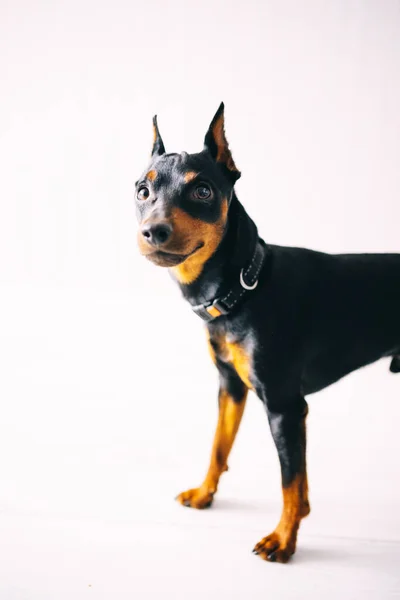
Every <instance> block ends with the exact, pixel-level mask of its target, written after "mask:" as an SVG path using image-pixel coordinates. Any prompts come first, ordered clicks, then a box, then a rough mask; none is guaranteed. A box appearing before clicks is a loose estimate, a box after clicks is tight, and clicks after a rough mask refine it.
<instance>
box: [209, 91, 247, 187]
mask: <svg viewBox="0 0 400 600" xmlns="http://www.w3.org/2000/svg"><path fill="white" fill-rule="evenodd" d="M204 149H205V150H206V151H207V152H209V153H210V154H211V156H212V157H213V158H214V160H216V161H217V162H218V163H222V164H223V165H224V166H225V167H226V168H227V170H228V174H229V176H230V177H231V179H233V181H236V180H237V179H239V177H240V171H239V170H238V169H237V168H236V165H235V163H234V162H233V158H232V154H231V151H230V150H229V146H228V142H227V139H226V137H225V121H224V103H223V102H221V104H220V105H219V108H218V110H217V112H216V113H215V115H214V118H213V120H212V121H211V124H210V127H209V128H208V131H207V133H206V137H205V138H204Z"/></svg>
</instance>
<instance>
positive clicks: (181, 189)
mask: <svg viewBox="0 0 400 600" xmlns="http://www.w3.org/2000/svg"><path fill="white" fill-rule="evenodd" d="M239 177H240V172H239V171H238V170H237V168H236V166H235V163H234V161H233V159H232V155H231V152H230V150H229V148H228V144H227V141H226V137H225V132H224V106H223V104H221V106H220V107H219V109H218V111H217V113H216V115H215V117H214V119H213V120H212V122H211V125H210V127H209V129H208V131H207V134H206V136H205V140H204V149H203V151H202V152H200V153H198V154H187V153H185V152H183V153H182V154H167V153H166V152H165V149H164V144H163V142H162V139H161V137H160V134H159V131H158V127H157V121H156V118H154V142H153V151H152V157H151V163H150V165H149V166H148V168H147V169H146V171H145V172H144V174H143V176H142V177H141V178H140V179H139V181H138V182H137V184H136V206H137V214H138V218H139V222H140V230H139V233H138V242H139V247H140V251H141V253H142V254H143V255H144V256H146V257H147V258H148V259H149V260H151V261H152V262H154V263H155V264H157V265H160V266H164V267H169V268H170V271H171V274H172V276H173V277H174V279H175V280H176V281H177V283H178V285H179V286H180V288H181V290H182V293H183V295H184V297H185V298H186V300H188V302H189V304H190V305H191V307H192V309H193V310H194V311H195V313H197V314H198V315H199V316H200V317H201V318H202V319H203V320H204V321H205V322H206V324H207V333H208V341H209V348H210V353H211V357H212V360H213V361H214V363H215V365H216V367H217V369H218V372H219V380H220V390H219V418H218V424H217V429H216V433H215V439H214V444H213V448H212V453H211V461H210V465H209V469H208V472H207V475H206V477H205V480H204V481H203V483H202V484H201V485H200V487H198V488H196V489H192V490H188V491H186V492H183V493H182V494H180V495H179V496H178V498H177V499H178V501H179V502H180V503H181V504H183V505H185V506H192V507H193V508H206V507H208V506H210V504H211V503H212V500H213V497H214V494H215V492H216V491H217V487H218V481H219V478H220V476H221V473H223V471H225V470H226V469H227V460H228V455H229V452H230V450H231V447H232V444H233V441H234V439H235V435H236V432H237V430H238V427H239V424H240V420H241V418H242V415H243V411H244V407H245V404H246V396H247V392H248V390H253V391H254V392H255V393H256V394H257V396H258V397H259V398H260V399H261V400H262V402H263V403H264V405H265V408H266V410H267V414H268V419H269V423H270V427H271V432H272V435H273V438H274V441H275V444H276V447H277V450H278V454H279V460H280V465H281V472H282V490H283V511H282V516H281V519H280V521H279V523H278V525H277V527H276V529H275V530H274V531H273V532H272V533H271V534H270V535H268V536H267V537H265V538H263V539H262V540H261V541H260V542H259V543H258V544H256V546H255V548H254V552H255V553H256V554H258V555H260V556H261V557H262V558H264V559H266V560H269V561H278V562H286V561H287V560H288V559H289V558H290V556H291V555H292V554H293V553H294V551H295V548H296V537H297V531H298V528H299V524H300V520H301V519H302V518H303V517H305V516H307V515H308V513H309V512H310V505H309V502H308V489H307V473H306V424H305V422H306V416H307V411H308V409H307V403H306V401H305V399H304V398H305V396H307V395H308V394H312V393H314V392H317V391H318V390H321V389H322V388H324V387H326V386H328V385H330V384H331V383H333V382H335V381H337V380H338V379H340V378H341V377H343V376H344V375H346V374H347V373H350V372H351V371H354V370H355V369H358V368H360V367H362V366H364V365H367V364H369V363H372V362H373V361H376V360H378V359H379V358H382V357H393V358H392V360H391V365H390V369H391V371H393V372H399V371H400V254H379V255H378V254H352V255H351V254H339V255H330V254H324V253H321V252H314V251H311V250H306V249H301V248H286V247H281V246H273V245H268V244H266V243H265V242H264V241H263V240H262V239H261V238H260V237H259V235H258V232H257V228H256V226H255V224H254V222H253V221H252V220H251V218H250V217H249V216H248V215H247V213H246V211H245V210H244V208H243V206H242V204H241V203H240V202H239V200H238V198H237V196H236V194H235V191H234V184H235V182H236V180H237V179H238V178H239Z"/></svg>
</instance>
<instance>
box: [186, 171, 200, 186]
mask: <svg viewBox="0 0 400 600" xmlns="http://www.w3.org/2000/svg"><path fill="white" fill-rule="evenodd" d="M197 175H198V173H196V172H195V171H187V173H185V176H184V179H185V181H186V183H189V182H190V181H193V179H194V178H195V177H197Z"/></svg>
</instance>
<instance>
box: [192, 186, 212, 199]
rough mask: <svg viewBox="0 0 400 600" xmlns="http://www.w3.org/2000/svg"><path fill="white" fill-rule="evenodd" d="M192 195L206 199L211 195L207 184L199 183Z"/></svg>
mask: <svg viewBox="0 0 400 600" xmlns="http://www.w3.org/2000/svg"><path fill="white" fill-rule="evenodd" d="M194 195H195V196H196V198H199V199H200V200H207V198H209V197H210V196H211V190H210V188H209V187H208V186H207V185H199V186H197V188H196V189H195V190H194Z"/></svg>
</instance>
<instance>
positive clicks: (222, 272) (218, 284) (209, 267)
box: [179, 192, 258, 306]
mask: <svg viewBox="0 0 400 600" xmlns="http://www.w3.org/2000/svg"><path fill="white" fill-rule="evenodd" d="M257 239H258V233H257V227H256V226H255V224H254V222H253V221H252V220H251V218H250V217H249V215H248V214H247V212H246V211H245V209H244V207H243V206H242V204H241V203H240V202H239V200H238V198H237V196H236V194H235V192H233V195H232V200H231V202H230V205H229V211H228V218H227V226H226V229H225V232H224V235H223V238H222V240H221V242H220V244H219V246H218V248H217V250H216V252H215V253H214V255H213V256H212V257H211V258H210V259H209V260H208V261H207V262H206V264H205V265H204V269H203V271H202V273H201V274H200V275H199V277H198V278H197V279H196V280H195V281H194V282H193V283H191V284H189V285H184V284H179V286H180V288H181V290H182V293H183V296H184V297H185V299H186V300H188V301H189V302H190V304H191V305H192V306H195V305H198V304H202V303H204V302H208V301H211V300H213V299H214V298H216V297H217V296H220V295H221V294H223V293H226V292H227V291H228V288H229V285H230V284H231V282H232V281H233V280H234V279H237V278H238V277H239V273H240V270H241V269H242V268H243V267H244V266H245V265H246V264H247V263H248V262H249V261H250V259H251V256H252V254H253V252H254V247H255V244H256V240H257Z"/></svg>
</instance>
